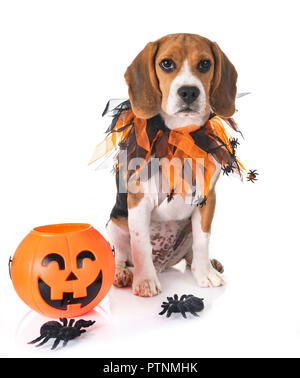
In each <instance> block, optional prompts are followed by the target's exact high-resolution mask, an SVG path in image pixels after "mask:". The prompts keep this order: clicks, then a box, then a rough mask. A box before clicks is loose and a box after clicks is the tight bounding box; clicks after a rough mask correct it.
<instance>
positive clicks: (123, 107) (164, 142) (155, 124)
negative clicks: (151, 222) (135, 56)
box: [91, 100, 253, 204]
mask: <svg viewBox="0 0 300 378" xmlns="http://www.w3.org/2000/svg"><path fill="white" fill-rule="evenodd" d="M107 109H109V106H108V105H107V107H106V110H105V111H104V113H103V115H105V114H106V112H107ZM112 114H113V120H112V123H111V125H110V127H109V128H108V129H107V131H106V133H107V137H106V138H105V139H104V141H102V142H101V143H100V144H98V145H97V147H96V149H95V152H94V154H93V157H92V159H91V163H92V162H94V161H96V160H98V159H100V158H102V157H104V156H105V155H107V154H109V153H110V152H111V151H112V150H113V149H115V148H117V149H118V154H117V156H116V159H117V162H116V169H117V170H119V169H120V167H121V165H120V161H119V159H118V157H119V153H120V151H121V150H126V151H127V167H129V168H128V169H127V170H126V178H127V180H129V179H130V178H132V177H136V176H137V175H139V174H140V172H141V171H142V168H143V169H145V168H146V166H148V167H149V165H151V160H152V158H153V157H155V158H158V159H160V162H161V163H160V169H161V171H162V173H163V176H164V177H165V179H166V180H167V183H168V192H169V195H168V198H169V200H171V199H172V197H173V196H174V195H175V194H176V193H179V194H181V195H182V197H183V198H185V195H186V193H187V191H188V190H189V189H191V188H192V187H193V186H194V185H195V182H196V181H197V178H198V179H199V180H198V182H199V183H200V188H201V193H202V198H201V201H200V203H203V204H204V203H205V199H206V197H207V194H208V191H209V189H210V182H211V178H212V176H213V175H214V173H215V171H216V162H217V163H219V164H220V165H221V166H222V170H223V174H226V175H228V174H229V173H237V174H238V175H239V176H240V177H242V176H243V175H246V176H247V175H248V174H247V171H246V169H245V167H244V166H243V165H242V163H241V162H240V161H239V160H238V158H237V156H236V148H237V145H238V144H239V143H238V141H237V139H235V138H231V136H230V135H228V133H227V132H226V130H225V127H224V124H223V121H224V122H226V123H227V124H228V125H229V126H230V127H231V128H232V129H233V130H234V131H238V132H239V130H238V127H237V124H236V123H235V121H234V120H233V119H232V118H221V117H219V116H218V115H216V114H211V115H210V117H209V119H208V121H207V122H206V124H205V125H204V126H202V127H199V126H196V125H189V126H185V127H182V128H177V129H175V130H170V129H168V128H167V127H166V125H165V123H164V121H163V119H162V118H161V116H160V115H156V116H155V117H153V118H150V119H148V120H146V119H141V118H138V117H136V116H135V115H134V113H133V112H132V110H131V105H130V102H129V100H128V101H125V102H122V103H121V104H120V105H118V106H117V107H115V108H114V109H113V110H112ZM133 158H143V159H144V161H145V164H144V166H143V167H141V166H139V167H138V168H136V167H134V168H133V169H130V161H131V160H132V159H133ZM150 158H151V159H150ZM164 158H167V159H164ZM175 158H177V162H178V161H180V162H181V164H179V165H178V164H176V165H175V166H174V168H173V171H172V170H170V164H169V163H168V162H170V161H173V160H172V159H175ZM187 161H188V166H189V169H190V173H191V175H190V176H189V177H191V178H192V179H191V180H187V179H186V177H184V174H183V173H184V172H186V170H185V169H186V165H187V164H186V162H187ZM148 171H149V169H148ZM252 172H253V171H252ZM247 177H248V176H247Z"/></svg>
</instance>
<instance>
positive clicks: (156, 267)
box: [107, 34, 237, 297]
mask: <svg viewBox="0 0 300 378" xmlns="http://www.w3.org/2000/svg"><path fill="white" fill-rule="evenodd" d="M125 79H126V83H127V85H128V92H129V99H130V104H131V108H132V111H133V113H134V114H135V115H136V116H137V117H139V118H142V119H147V120H148V119H150V118H151V117H154V116H157V115H160V117H161V118H162V120H163V122H164V124H165V126H166V127H167V128H169V129H170V130H175V129H177V128H182V127H185V126H188V125H191V124H192V125H197V126H199V127H201V126H203V125H204V124H205V123H206V122H207V120H208V119H209V117H210V114H211V113H212V112H214V113H216V114H217V115H219V116H221V117H231V116H232V115H233V114H234V112H235V98H236V81H237V72H236V70H235V68H234V66H233V65H232V63H231V62H230V61H229V60H228V58H227V57H226V55H225V54H224V53H223V52H222V50H221V49H220V48H219V46H218V45H217V44H216V43H214V42H211V41H210V40H208V39H206V38H204V37H201V36H199V35H195V34H171V35H167V36H165V37H163V38H161V39H159V40H157V41H155V42H150V43H148V44H147V45H146V47H145V48H144V49H143V50H142V51H141V52H140V53H139V54H138V55H137V57H136V58H135V59H134V60H133V62H132V63H131V65H130V66H129V67H128V68H127V71H126V73H125ZM216 166H217V168H216V171H215V173H214V175H213V177H212V179H211V184H210V190H209V192H208V195H207V200H206V205H205V206H203V207H199V206H196V205H191V204H187V203H185V201H184V200H183V198H182V197H181V196H175V197H174V199H173V200H172V201H168V199H167V195H166V194H164V193H160V192H159V191H158V190H157V187H156V186H155V185H154V184H153V178H150V179H149V180H148V181H147V182H141V183H140V185H141V190H140V191H139V192H138V193H133V192H130V191H128V193H126V194H124V193H118V194H117V200H116V204H115V206H114V208H113V210H112V212H111V217H110V220H109V222H108V224H107V233H108V238H109V241H110V243H111V245H112V246H113V248H114V251H115V260H116V275H115V280H114V285H115V286H117V287H125V286H131V285H132V288H133V293H134V294H135V295H138V296H143V297H150V296H154V295H156V294H158V293H160V291H161V284H160V282H159V280H158V276H157V272H161V271H163V270H164V269H166V268H168V267H171V266H173V265H175V264H177V263H178V262H179V261H181V260H182V259H185V260H186V262H187V265H189V266H190V267H191V270H192V273H193V275H194V277H195V280H196V282H197V283H198V285H199V286H200V287H205V288H206V287H217V286H221V285H224V281H223V279H222V277H221V274H220V272H219V271H218V270H217V269H216V266H215V265H214V266H215V267H214V266H213V264H212V262H211V260H210V257H209V239H210V231H211V223H212V220H213V216H214V210H215V206H216V193H215V185H216V182H217V179H218V177H219V174H220V171H221V166H220V164H218V163H217V162H216ZM130 267H133V273H132V270H131V269H130ZM219 270H220V269H219Z"/></svg>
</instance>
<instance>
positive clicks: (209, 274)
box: [191, 190, 225, 287]
mask: <svg viewBox="0 0 300 378" xmlns="http://www.w3.org/2000/svg"><path fill="white" fill-rule="evenodd" d="M215 204H216V194H215V191H214V190H212V191H211V192H210V193H209V194H208V197H207V202H206V205H205V206H204V207H203V208H199V207H197V208H195V210H194V212H193V214H192V229H193V260H192V265H191V269H192V272H193V274H194V277H195V279H196V281H197V283H198V285H199V286H201V287H217V286H222V285H224V284H225V282H224V281H223V279H222V277H221V275H220V273H219V272H218V271H217V270H216V269H214V268H213V266H212V264H211V261H210V258H209V239H210V227H211V222H212V219H213V214H214V209H215Z"/></svg>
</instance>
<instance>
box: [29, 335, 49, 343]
mask: <svg viewBox="0 0 300 378" xmlns="http://www.w3.org/2000/svg"><path fill="white" fill-rule="evenodd" d="M44 337H46V335H45V334H43V335H41V336H39V337H37V338H36V339H34V340H32V341H29V343H27V344H35V343H37V342H38V341H40V340H42V339H43V338H44Z"/></svg>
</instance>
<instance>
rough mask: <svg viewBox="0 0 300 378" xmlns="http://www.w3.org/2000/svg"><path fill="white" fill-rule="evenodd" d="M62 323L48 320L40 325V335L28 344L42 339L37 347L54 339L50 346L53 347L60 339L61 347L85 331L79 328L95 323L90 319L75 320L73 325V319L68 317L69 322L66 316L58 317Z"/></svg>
mask: <svg viewBox="0 0 300 378" xmlns="http://www.w3.org/2000/svg"><path fill="white" fill-rule="evenodd" d="M59 320H60V321H61V322H62V324H60V323H59V322H56V321H50V322H47V323H45V324H43V325H42V327H41V329H40V334H41V335H40V336H39V337H38V338H37V339H35V340H32V341H30V342H29V343H28V344H35V343H37V342H38V341H40V340H42V339H44V340H43V341H42V342H41V343H39V344H38V345H36V346H37V347H39V346H41V345H43V344H45V343H46V342H47V341H48V340H49V339H53V338H54V339H55V341H54V343H53V345H52V348H51V349H55V348H56V347H57V346H58V344H59V343H60V341H62V340H63V347H64V346H66V345H67V343H68V341H69V340H72V339H75V338H76V337H78V336H80V335H81V334H82V333H84V332H86V330H85V329H81V328H82V327H90V326H91V325H93V324H94V323H95V321H92V320H83V319H80V320H77V322H76V323H75V325H74V326H73V323H74V322H75V319H70V321H69V324H68V321H67V319H66V318H60V319H59Z"/></svg>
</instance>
